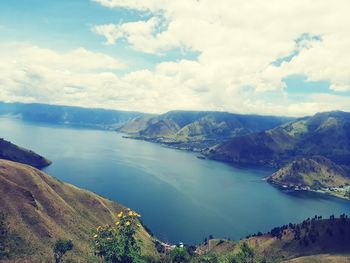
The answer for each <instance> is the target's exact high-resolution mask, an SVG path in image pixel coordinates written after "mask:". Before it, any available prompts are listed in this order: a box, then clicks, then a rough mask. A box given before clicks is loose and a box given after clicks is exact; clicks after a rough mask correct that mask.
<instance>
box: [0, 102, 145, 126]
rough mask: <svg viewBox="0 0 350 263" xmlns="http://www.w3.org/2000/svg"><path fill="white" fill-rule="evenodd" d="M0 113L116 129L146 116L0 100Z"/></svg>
mask: <svg viewBox="0 0 350 263" xmlns="http://www.w3.org/2000/svg"><path fill="white" fill-rule="evenodd" d="M0 115H8V116H15V117H17V118H21V119H23V120H25V121H35V122H44V123H50V124H59V125H60V124H65V125H74V126H84V127H91V128H99V129H116V128H118V127H119V126H121V125H122V124H124V123H126V122H128V121H130V120H132V119H134V118H136V117H138V116H144V115H145V116H147V114H144V113H140V112H131V111H118V110H105V109H93V108H81V107H70V106H59V105H49V104H37V103H31V104H26V103H4V102H0Z"/></svg>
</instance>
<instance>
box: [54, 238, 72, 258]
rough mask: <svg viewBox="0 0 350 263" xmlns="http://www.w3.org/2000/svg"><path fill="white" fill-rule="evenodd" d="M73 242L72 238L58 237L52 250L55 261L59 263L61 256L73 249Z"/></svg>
mask: <svg viewBox="0 0 350 263" xmlns="http://www.w3.org/2000/svg"><path fill="white" fill-rule="evenodd" d="M73 247H74V246H73V242H72V240H63V239H59V240H57V241H56V243H55V245H54V247H53V252H54V256H55V261H56V263H60V262H61V261H62V258H63V256H64V255H65V254H66V253H67V252H68V251H71V250H72V249H73Z"/></svg>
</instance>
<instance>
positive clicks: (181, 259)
mask: <svg viewBox="0 0 350 263" xmlns="http://www.w3.org/2000/svg"><path fill="white" fill-rule="evenodd" d="M170 257H171V263H186V262H190V260H191V256H190V254H189V253H188V251H187V250H186V249H185V248H175V249H173V250H172V251H171V254H170Z"/></svg>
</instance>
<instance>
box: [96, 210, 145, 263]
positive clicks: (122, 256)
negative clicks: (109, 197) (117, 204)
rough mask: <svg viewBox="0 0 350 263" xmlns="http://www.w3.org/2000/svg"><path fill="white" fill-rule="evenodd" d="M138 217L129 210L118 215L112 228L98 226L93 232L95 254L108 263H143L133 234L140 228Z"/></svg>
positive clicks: (138, 245)
mask: <svg viewBox="0 0 350 263" xmlns="http://www.w3.org/2000/svg"><path fill="white" fill-rule="evenodd" d="M139 217H140V215H139V214H138V213H136V212H134V211H131V210H130V209H129V208H128V209H125V210H123V211H121V212H120V213H119V214H118V221H117V222H116V223H115V225H114V226H111V225H105V226H99V227H98V228H97V229H96V231H94V243H93V246H94V251H95V254H96V255H97V256H99V257H101V258H103V259H104V260H105V261H106V262H110V263H144V262H146V261H145V260H144V259H143V257H142V256H141V248H140V241H139V240H136V238H135V234H136V232H137V231H138V229H139V228H140V227H141V224H140V223H139Z"/></svg>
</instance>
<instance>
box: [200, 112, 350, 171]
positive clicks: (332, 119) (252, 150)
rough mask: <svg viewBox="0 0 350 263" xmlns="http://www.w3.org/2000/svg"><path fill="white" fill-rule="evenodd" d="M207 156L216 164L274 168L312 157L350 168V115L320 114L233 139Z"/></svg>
mask: <svg viewBox="0 0 350 263" xmlns="http://www.w3.org/2000/svg"><path fill="white" fill-rule="evenodd" d="M207 154H208V157H209V158H212V159H217V160H223V161H228V162H234V163H243V164H258V165H268V166H274V167H281V166H283V165H285V164H287V163H289V162H291V161H293V160H294V159H295V158H298V157H311V156H313V155H321V156H324V157H326V158H328V159H330V160H332V161H334V162H336V163H338V164H344V165H350V113H348V112H340V111H336V112H324V113H318V114H316V115H314V116H312V117H305V118H301V119H298V120H296V121H293V122H290V123H287V124H283V125H281V126H279V127H277V128H274V129H271V130H268V131H263V132H258V133H253V134H249V135H246V136H241V137H237V138H233V139H231V140H229V141H227V142H224V143H222V144H219V145H217V146H215V147H213V148H211V149H210V151H208V152H207Z"/></svg>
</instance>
